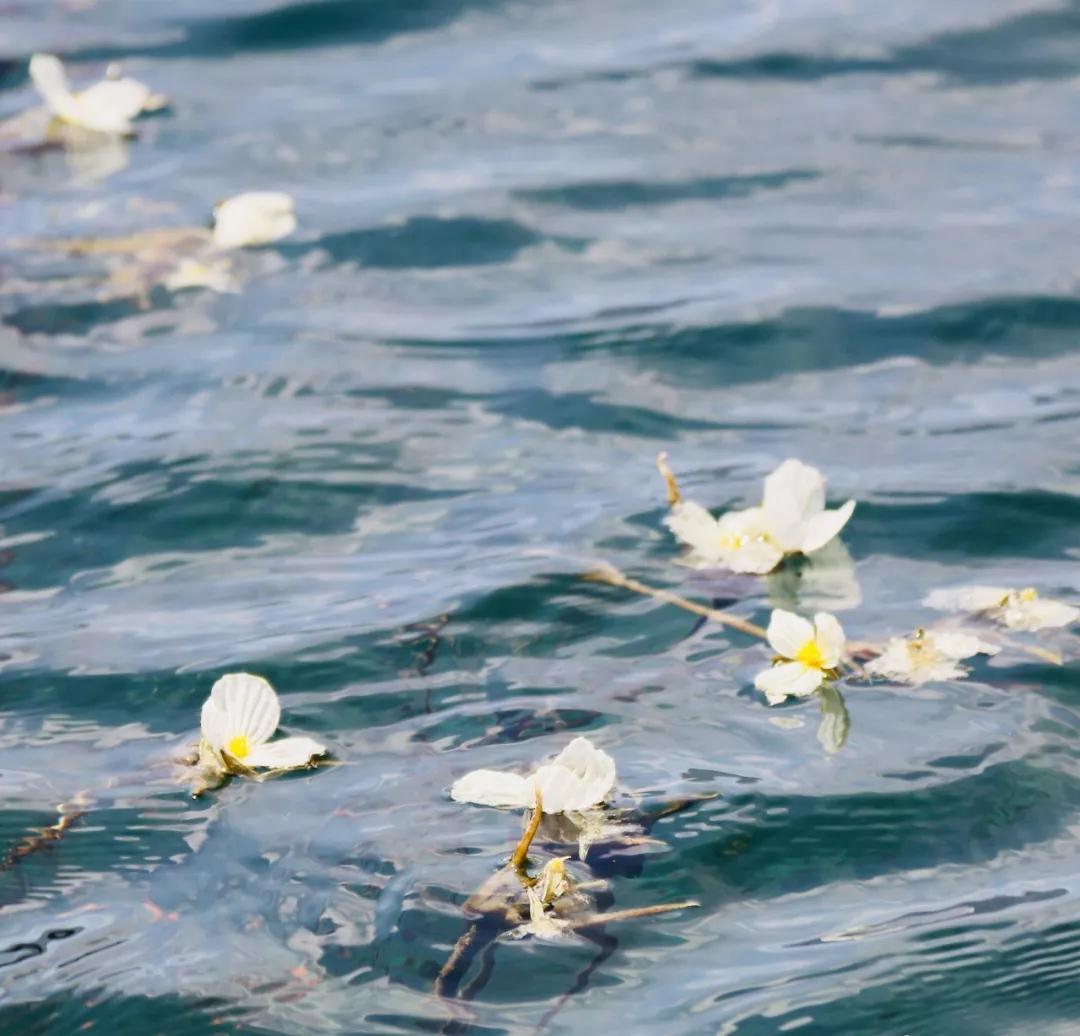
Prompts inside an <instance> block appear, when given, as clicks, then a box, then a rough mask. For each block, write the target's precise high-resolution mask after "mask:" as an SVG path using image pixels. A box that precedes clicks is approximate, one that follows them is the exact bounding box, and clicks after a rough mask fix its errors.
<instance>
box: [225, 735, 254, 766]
mask: <svg viewBox="0 0 1080 1036" xmlns="http://www.w3.org/2000/svg"><path fill="white" fill-rule="evenodd" d="M225 751H226V752H228V754H229V755H231V756H232V757H233V758H234V759H239V760H241V761H242V760H244V759H246V758H247V757H248V755H249V754H250V753H251V747H250V746H249V745H248V739H247V738H246V737H245V736H244V735H243V734H237V735H236V737H234V738H230V739H229V741H228V743H227V744H226V745H225Z"/></svg>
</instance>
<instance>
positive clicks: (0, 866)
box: [0, 791, 90, 870]
mask: <svg viewBox="0 0 1080 1036" xmlns="http://www.w3.org/2000/svg"><path fill="white" fill-rule="evenodd" d="M89 805H90V798H89V796H88V795H87V794H86V792H82V791H80V792H77V793H76V794H75V796H74V797H73V798H72V800H71V802H62V803H61V804H60V805H59V806H57V807H56V812H57V819H56V823H55V824H50V825H49V826H48V827H43V828H42V829H41V830H40V831H38V832H37V834H34V835H30V836H29V837H27V838H25V839H23V841H21V842H20V843H19V844H18V845H17V846H15V847H14V848H13V849H12V850H11V851H10V852H9V853H8V854H7V856H5V857H4V859H3V861H0V870H9V869H10V868H12V867H14V866H15V864H16V863H18V862H19V861H20V860H22V859H24V858H25V857H27V856H30V855H31V854H33V853H36V852H38V851H40V850H41V849H44V848H45V847H46V846H47V845H51V844H52V843H53V842H58V841H60V839H61V838H63V837H64V832H65V831H67V829H68V828H69V827H71V825H72V824H74V823H75V821H76V820H78V819H79V817H81V816H82V815H83V814H84V813H85V812H86V807H87V806H89Z"/></svg>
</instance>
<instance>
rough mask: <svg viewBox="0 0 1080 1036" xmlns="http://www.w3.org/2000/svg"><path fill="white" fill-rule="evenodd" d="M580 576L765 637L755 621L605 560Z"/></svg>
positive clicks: (751, 634)
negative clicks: (651, 582) (642, 579)
mask: <svg viewBox="0 0 1080 1036" xmlns="http://www.w3.org/2000/svg"><path fill="white" fill-rule="evenodd" d="M582 578H583V579H587V580H589V582H592V583H607V584H608V586H619V587H622V588H623V589H624V590H632V591H633V592H634V593H637V594H644V595H645V596H646V597H653V598H655V599H656V600H658V601H663V602H664V603H665V604H673V605H675V607H676V608H682V609H683V611H688V612H691V613H692V614H694V615H701V616H703V617H704V618H706V619H711V620H712V621H713V622H719V623H720V624H721V625H723V626H730V627H731V628H732V629H734V630H738V631H739V632H740V633H747V634H749V635H750V636H751V637H759V638H760V639H762V640H764V639H765V630H764V628H762V627H761V626H758V625H757V624H756V623H753V622H750V621H749V620H747V619H740V618H739V617H738V616H737V615H729V614H728V613H727V612H723V611H720V609H719V608H710V607H709V606H708V605H705V604H698V603H697V602H696V601H691V600H690V599H689V598H686V597H680V596H679V594H676V593H672V592H671V591H670V590H662V589H660V588H659V587H656V586H649V585H648V584H647V583H642V582H640V581H639V580H637V579H632V578H631V577H630V576H628V575H626V573H625V572H621V571H620V570H619V569H617V568H616V567H615V566H614V565H609V564H608V563H607V562H604V563H603V564H602V565H601V567H600V568H595V569H593V570H592V571H591V572H586V573H585V574H584V575H583V576H582Z"/></svg>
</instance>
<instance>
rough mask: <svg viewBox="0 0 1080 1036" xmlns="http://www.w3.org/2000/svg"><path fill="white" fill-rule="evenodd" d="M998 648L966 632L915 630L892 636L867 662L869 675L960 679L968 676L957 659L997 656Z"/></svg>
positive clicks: (900, 678) (899, 680) (911, 681)
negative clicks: (876, 654) (874, 656)
mask: <svg viewBox="0 0 1080 1036" xmlns="http://www.w3.org/2000/svg"><path fill="white" fill-rule="evenodd" d="M999 650H1001V649H1000V648H999V647H998V646H997V645H996V644H990V643H987V642H986V641H984V640H980V639H979V638H978V637H974V636H972V635H971V634H968V633H958V632H954V631H940V632H939V631H931V630H917V631H916V632H915V635H914V636H912V637H910V638H908V637H893V638H892V639H891V640H890V641H889V642H888V644H886V646H885V650H884V651H883V652H882V653H881V654H880V655H879V656H878V657H877V658H875V659H873V660H872V661H870V662H867V664H866V671H867V673H869V674H870V675H871V676H880V677H883V678H884V679H886V680H893V681H895V682H897V683H907V684H915V685H918V684H924V683H930V682H931V681H935V680H959V679H961V678H963V677H965V676H967V675H968V669H967V667H966V666H962V665H961V664H960V662H961V661H962V660H963V659H965V658H972V657H973V656H975V655H996V654H997V653H998V651H999Z"/></svg>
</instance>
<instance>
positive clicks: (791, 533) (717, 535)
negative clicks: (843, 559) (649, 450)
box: [660, 456, 855, 575]
mask: <svg viewBox="0 0 1080 1036" xmlns="http://www.w3.org/2000/svg"><path fill="white" fill-rule="evenodd" d="M660 470H661V472H662V473H663V474H664V477H665V478H666V479H668V486H669V495H670V496H671V497H672V498H673V502H672V505H671V513H670V514H669V515H668V517H667V518H666V519H665V524H666V525H667V527H668V528H669V529H671V531H672V532H673V533H674V534H675V536H676V537H677V538H678V539H679V540H681V541H682V542H683V543H685V544H686V545H687V546H688V547H689V548H690V552H689V554H688V555H687V557H686V559H685V560H686V562H687V564H690V565H692V566H694V567H695V568H710V567H716V566H721V567H724V568H729V569H731V570H732V571H733V572H749V573H754V574H758V575H763V574H765V573H766V572H771V571H772V570H773V569H774V568H776V566H777V565H779V564H780V562H781V561H782V560H783V559H784V557H785V555H788V554H812V553H813V552H814V551H817V550H820V549H821V548H822V547H824V546H825V544H827V543H828V542H829V541H830V540H832V539H834V538H835V537H836V536H837V535H838V534H839V532H840V530H841V529H843V527H844V526H845V525H846V524H847V522H848V520H849V519H850V518H851V515H852V512H853V511H854V510H855V501H854V500H849V501H848V502H847V503H846V504H844V505H843V506H842V507H839V508H836V509H835V510H831V511H830V510H826V508H825V479H824V476H823V475H822V474H821V472H820V471H818V470H817V468H813V467H811V466H810V465H809V464H803V463H802V461H798V460H786V461H784V463H783V464H781V465H780V467H778V468H777V469H776V470H775V471H774V472H772V474H770V475H769V476H768V477H767V478H766V479H765V491H764V495H763V499H762V503H761V505H760V506H759V507H749V508H746V509H745V510H741V511H729V512H727V513H726V514H724V515H721V517H720V518H719V519H717V518H713V516H712V515H711V514H710V513H709V512H708V511H707V510H706V509H705V508H704V507H702V506H701V505H700V504H696V503H694V502H693V501H689V500H683V499H682V498H681V497H680V496H679V495H678V490H677V486H675V483H674V479H673V477H672V476H671V475H670V472H669V471H668V470H667V467H666V463H665V462H664V458H663V456H661V459H660Z"/></svg>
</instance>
